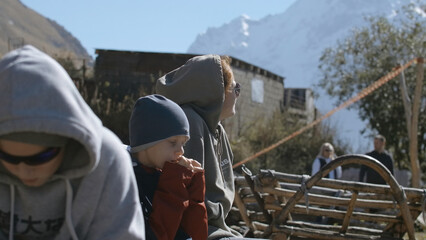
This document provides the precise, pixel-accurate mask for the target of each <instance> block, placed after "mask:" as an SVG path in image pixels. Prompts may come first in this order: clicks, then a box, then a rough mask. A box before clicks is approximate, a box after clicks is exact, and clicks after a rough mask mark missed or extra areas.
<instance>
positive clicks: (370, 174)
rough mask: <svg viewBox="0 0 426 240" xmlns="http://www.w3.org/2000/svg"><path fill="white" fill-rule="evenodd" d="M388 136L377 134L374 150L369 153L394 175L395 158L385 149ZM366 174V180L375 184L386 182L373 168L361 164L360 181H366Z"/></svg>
mask: <svg viewBox="0 0 426 240" xmlns="http://www.w3.org/2000/svg"><path fill="white" fill-rule="evenodd" d="M385 146H386V138H385V137H384V136H382V135H380V134H379V135H376V136H375V137H374V150H373V151H371V152H369V153H367V155H368V156H370V157H373V158H375V159H376V160H378V161H379V162H381V163H382V164H383V165H385V167H386V168H387V169H388V170H389V171H390V172H391V174H392V175H393V159H392V156H391V155H390V154H389V153H388V152H387V151H386V150H385ZM364 175H367V179H366V181H365V182H367V183H375V184H386V182H385V180H384V179H383V178H382V177H381V176H380V174H379V173H377V172H376V171H375V170H373V169H372V168H369V167H367V166H365V165H362V166H361V170H360V172H359V181H360V182H364Z"/></svg>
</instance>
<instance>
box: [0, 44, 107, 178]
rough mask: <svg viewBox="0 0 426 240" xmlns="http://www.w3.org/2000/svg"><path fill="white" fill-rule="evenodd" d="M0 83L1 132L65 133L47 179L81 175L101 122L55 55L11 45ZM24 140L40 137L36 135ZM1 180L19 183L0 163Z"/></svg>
mask: <svg viewBox="0 0 426 240" xmlns="http://www.w3.org/2000/svg"><path fill="white" fill-rule="evenodd" d="M18 63H19V64H18ZM0 86H1V88H2V91H1V94H0V102H1V106H0V138H1V137H2V136H4V137H5V138H8V136H13V135H14V134H16V133H18V134H17V136H18V138H19V135H22V136H28V134H26V133H31V135H32V136H37V133H39V134H40V137H41V138H42V136H43V135H46V134H49V135H55V136H58V137H59V138H58V139H61V138H66V139H69V140H68V141H67V142H66V145H65V154H64V156H65V157H64V159H63V161H62V165H61V167H60V168H59V171H57V173H55V175H53V176H52V178H51V181H52V180H55V179H58V178H61V179H73V178H79V177H82V176H84V175H86V174H87V173H89V172H91V171H93V169H95V168H96V166H97V165H98V162H99V154H100V147H101V142H102V141H101V137H102V136H101V135H100V134H101V132H102V131H101V128H102V123H101V121H100V120H99V119H98V118H97V117H96V115H95V114H94V113H93V112H92V110H91V109H90V108H89V107H88V105H87V104H86V103H85V101H84V99H83V98H82V97H81V95H80V94H79V92H78V90H77V88H76V87H75V85H74V83H73V82H72V80H71V79H70V77H69V76H68V74H67V72H66V71H65V70H64V69H63V68H62V66H60V65H59V64H58V63H57V62H56V61H55V60H53V59H52V58H51V57H49V56H48V55H46V54H45V53H43V52H41V51H39V50H38V49H36V48H34V47H32V46H24V47H22V48H20V49H17V50H14V51H12V52H10V53H8V54H6V55H5V56H4V57H3V58H2V59H1V60H0ZM15 137H16V136H15ZM22 140H23V142H25V140H26V139H25V138H24V139H22ZM26 141H31V143H33V144H37V143H38V142H37V137H33V138H32V140H28V139H27V140H26ZM40 145H43V144H42V141H41V142H40ZM67 152H72V153H73V154H67ZM70 155H72V157H68V156H70ZM71 159H72V160H71ZM0 182H5V183H13V184H16V185H19V184H21V183H20V182H19V180H17V179H16V178H15V177H13V176H11V175H10V174H9V173H8V171H6V169H5V168H4V167H3V166H2V165H1V164H0Z"/></svg>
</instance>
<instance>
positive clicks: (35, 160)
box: [0, 147, 61, 166]
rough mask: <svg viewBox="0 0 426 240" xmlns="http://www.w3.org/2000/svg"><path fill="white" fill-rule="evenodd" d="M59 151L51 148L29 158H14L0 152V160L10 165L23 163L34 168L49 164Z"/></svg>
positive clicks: (59, 149)
mask: <svg viewBox="0 0 426 240" xmlns="http://www.w3.org/2000/svg"><path fill="white" fill-rule="evenodd" d="M60 151H61V148H60V147H51V148H48V149H46V150H45V151H43V152H41V153H37V154H34V155H31V156H14V155H10V154H8V153H5V152H3V151H1V150H0V159H2V160H4V161H6V162H8V163H11V164H19V163H21V162H23V163H25V164H27V165H30V166H36V165H40V164H43V163H46V162H49V161H50V160H52V159H53V158H55V157H56V156H57V155H58V154H59V152H60Z"/></svg>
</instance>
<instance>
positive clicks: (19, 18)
mask: <svg viewBox="0 0 426 240" xmlns="http://www.w3.org/2000/svg"><path fill="white" fill-rule="evenodd" d="M0 33H1V34H0V55H3V54H5V53H7V52H8V51H10V50H12V49H14V48H16V47H19V46H21V45H23V44H31V45H34V46H36V47H37V48H39V49H41V50H43V51H45V52H47V53H48V54H49V55H51V56H60V57H72V58H86V59H91V57H90V55H89V54H88V53H87V51H86V49H84V47H83V46H82V45H81V43H80V41H79V40H78V39H76V38H75V37H74V36H72V34H71V33H69V32H68V31H67V30H66V29H64V28H63V27H62V26H60V25H59V24H57V23H56V22H55V21H52V20H50V19H47V18H45V17H43V16H42V15H40V14H38V13H37V12H35V11H33V10H32V9H30V8H28V7H26V6H25V5H24V4H22V3H21V2H20V1H19V0H1V1H0Z"/></svg>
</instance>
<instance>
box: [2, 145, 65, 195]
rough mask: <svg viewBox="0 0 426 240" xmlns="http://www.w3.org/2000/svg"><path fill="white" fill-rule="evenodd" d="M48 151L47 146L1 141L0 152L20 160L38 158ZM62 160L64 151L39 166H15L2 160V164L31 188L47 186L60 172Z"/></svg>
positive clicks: (24, 164)
mask: <svg viewBox="0 0 426 240" xmlns="http://www.w3.org/2000/svg"><path fill="white" fill-rule="evenodd" d="M46 150H48V148H47V147H45V146H40V145H35V144H28V143H21V142H15V141H9V140H0V151H2V152H3V153H5V154H8V155H9V156H11V157H18V158H19V157H25V156H36V155H37V154H40V153H42V154H45V153H44V152H45V151H46ZM47 154H48V153H47ZM45 155H46V154H45ZM62 158H63V150H60V152H59V154H57V155H55V156H54V157H53V158H51V159H50V160H48V161H47V162H44V163H42V164H38V165H33V164H31V165H28V164H27V163H24V162H20V163H18V164H14V163H10V162H8V161H6V160H4V159H1V158H0V162H1V164H2V165H3V166H4V167H5V168H6V170H8V171H9V172H10V173H11V174H12V175H14V176H16V177H17V178H19V179H20V180H21V181H22V183H23V184H25V185H27V186H31V187H39V186H41V185H43V184H45V183H46V182H47V181H48V180H49V178H50V177H51V176H52V175H53V174H54V173H55V172H56V170H58V168H59V166H60V165H61V163H62ZM28 161H31V159H29V160H28ZM35 161H36V160H35Z"/></svg>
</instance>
